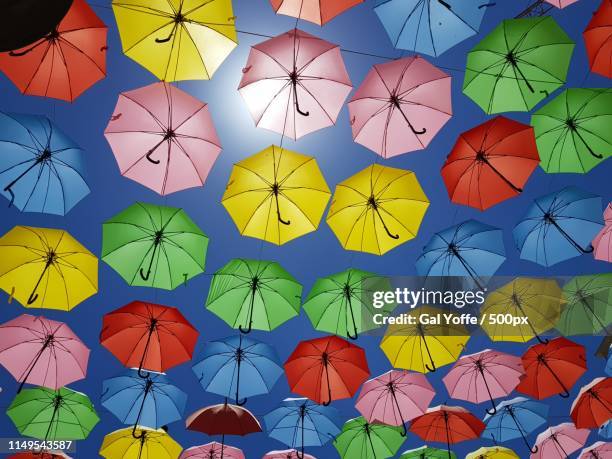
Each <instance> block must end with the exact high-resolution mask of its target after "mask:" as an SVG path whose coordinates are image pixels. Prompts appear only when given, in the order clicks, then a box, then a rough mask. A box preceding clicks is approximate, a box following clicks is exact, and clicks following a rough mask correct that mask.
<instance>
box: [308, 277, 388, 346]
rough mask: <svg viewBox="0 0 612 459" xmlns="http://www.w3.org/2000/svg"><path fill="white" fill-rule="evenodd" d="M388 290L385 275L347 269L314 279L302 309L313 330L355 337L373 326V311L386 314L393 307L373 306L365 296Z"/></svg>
mask: <svg viewBox="0 0 612 459" xmlns="http://www.w3.org/2000/svg"><path fill="white" fill-rule="evenodd" d="M389 290H391V284H390V281H389V279H388V278H385V277H381V276H379V275H377V274H373V273H369V272H366V271H361V270H359V269H352V268H351V269H348V270H346V271H343V272H341V273H337V274H332V275H331V276H327V277H322V278H320V279H317V281H316V282H315V284H314V285H313V287H312V289H311V290H310V292H309V293H308V297H306V301H304V304H303V305H302V308H303V309H304V311H305V312H306V314H307V315H308V318H309V319H310V321H311V322H312V326H313V327H314V328H315V330H319V331H322V332H327V333H334V334H336V335H339V336H343V337H346V338H350V339H357V337H358V336H359V333H362V332H364V331H367V330H371V329H373V328H375V327H376V324H375V323H374V321H373V316H374V315H375V314H379V313H381V314H385V313H386V314H389V313H390V312H391V311H392V310H393V309H395V306H396V305H394V304H385V306H384V307H383V308H381V309H377V308H374V307H373V306H372V302H371V301H366V295H367V294H368V293H369V292H371V291H389Z"/></svg>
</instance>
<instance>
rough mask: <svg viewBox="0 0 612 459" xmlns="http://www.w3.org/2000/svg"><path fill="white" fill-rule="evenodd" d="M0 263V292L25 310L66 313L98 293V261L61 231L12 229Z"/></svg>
mask: <svg viewBox="0 0 612 459" xmlns="http://www.w3.org/2000/svg"><path fill="white" fill-rule="evenodd" d="M0 260H2V261H0V288H2V289H3V290H4V291H5V292H7V293H8V294H9V295H10V298H15V299H16V300H17V301H19V302H20V303H21V304H22V305H23V306H25V307H26V308H45V309H61V310H63V311H70V310H71V309H72V308H74V307H76V306H77V305H78V304H79V303H81V302H83V301H85V300H86V299H87V298H89V297H90V296H92V295H95V294H96V293H97V292H98V259H97V258H96V256H95V255H94V254H93V253H91V252H90V251H89V250H87V249H86V248H85V247H83V246H82V245H81V244H80V243H79V241H77V240H76V239H74V238H73V237H72V236H71V235H70V234H69V233H67V232H66V231H63V230H58V229H50V228H34V227H31V226H15V227H14V228H13V229H12V230H10V231H9V232H8V233H6V234H5V235H4V236H2V237H0Z"/></svg>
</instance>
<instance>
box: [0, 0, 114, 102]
mask: <svg viewBox="0 0 612 459" xmlns="http://www.w3.org/2000/svg"><path fill="white" fill-rule="evenodd" d="M106 32H107V27H106V25H105V24H104V22H102V20H101V19H100V18H99V17H98V16H96V13H94V12H93V10H92V9H91V8H90V7H89V6H88V5H87V2H86V1H85V0H74V1H73V2H72V5H71V6H70V9H69V10H68V13H67V14H66V15H65V16H64V18H63V19H62V20H61V21H60V23H59V24H58V25H57V26H56V27H55V28H54V29H53V30H50V31H49V33H48V34H47V35H45V36H44V37H41V38H40V39H39V40H37V41H36V42H35V43H33V44H29V45H27V46H24V47H21V48H19V49H17V48H16V49H14V50H13V51H9V52H8V53H0V70H1V71H2V72H3V73H4V74H5V75H6V76H7V77H8V78H9V79H10V80H11V81H12V82H13V83H15V86H17V87H18V88H19V90H20V91H21V92H22V93H24V94H28V95H32V96H44V97H52V98H54V99H62V100H67V101H73V100H74V99H76V98H77V97H78V96H79V95H81V93H83V91H85V90H86V89H88V88H89V87H90V86H92V85H93V84H94V83H96V82H97V81H99V80H101V79H102V78H104V77H105V76H106V50H107V46H106Z"/></svg>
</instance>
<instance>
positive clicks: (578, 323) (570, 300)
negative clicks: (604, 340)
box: [557, 273, 612, 336]
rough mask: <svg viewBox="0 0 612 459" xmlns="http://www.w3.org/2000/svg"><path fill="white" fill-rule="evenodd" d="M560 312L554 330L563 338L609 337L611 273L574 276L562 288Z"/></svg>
mask: <svg viewBox="0 0 612 459" xmlns="http://www.w3.org/2000/svg"><path fill="white" fill-rule="evenodd" d="M563 299H564V305H563V312H562V313H561V317H560V318H559V322H558V323H557V329H558V330H559V331H560V332H561V333H562V334H563V336H572V335H594V334H597V333H601V332H606V334H608V335H610V329H609V327H610V324H612V273H604V274H592V275H584V276H576V277H574V278H572V279H571V280H570V281H568V282H567V283H566V284H565V285H564V286H563Z"/></svg>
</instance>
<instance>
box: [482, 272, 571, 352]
mask: <svg viewBox="0 0 612 459" xmlns="http://www.w3.org/2000/svg"><path fill="white" fill-rule="evenodd" d="M562 298H563V296H562V291H561V288H560V287H559V284H557V282H556V281H555V280H553V279H536V278H528V277H517V278H516V279H514V280H513V281H512V282H509V283H507V284H506V285H504V286H503V287H501V288H499V289H497V290H494V291H493V292H491V293H489V295H487V298H486V299H485V302H484V304H483V305H482V307H481V308H480V318H481V323H482V328H483V330H484V331H485V332H486V333H487V335H489V337H490V338H491V339H492V340H493V341H512V342H517V343H526V342H527V341H529V340H531V339H532V338H534V337H537V338H538V340H539V341H542V339H541V338H540V336H539V335H540V334H542V333H544V332H546V331H548V330H550V329H552V328H553V327H554V326H555V324H556V323H557V321H558V320H559V316H560V313H561V307H562V304H563V299H562ZM485 314H486V316H485V317H484V319H483V316H484V315H485Z"/></svg>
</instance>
